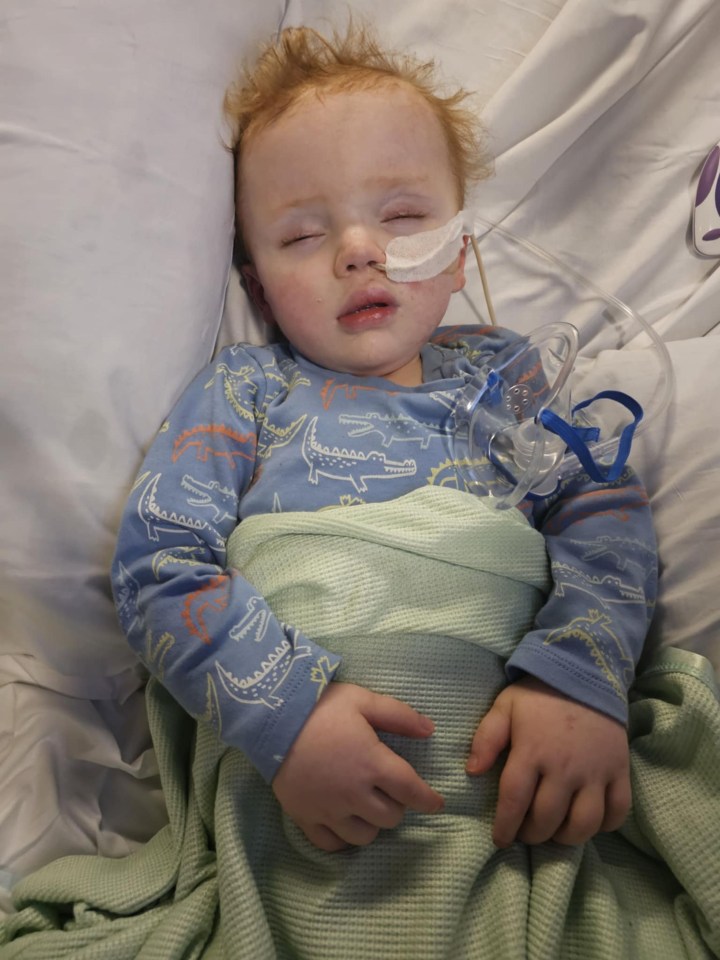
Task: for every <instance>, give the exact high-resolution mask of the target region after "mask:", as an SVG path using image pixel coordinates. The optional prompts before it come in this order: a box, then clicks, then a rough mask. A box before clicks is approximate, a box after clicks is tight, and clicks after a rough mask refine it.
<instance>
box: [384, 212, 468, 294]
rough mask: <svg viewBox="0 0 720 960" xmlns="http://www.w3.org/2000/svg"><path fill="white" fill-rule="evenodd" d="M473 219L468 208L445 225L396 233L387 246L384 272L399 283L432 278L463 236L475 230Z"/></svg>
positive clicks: (457, 249)
mask: <svg viewBox="0 0 720 960" xmlns="http://www.w3.org/2000/svg"><path fill="white" fill-rule="evenodd" d="M472 230H473V222H472V218H471V216H470V215H469V214H468V212H467V211H466V210H461V211H460V212H459V213H457V214H455V216H454V217H453V218H452V220H448V222H447V223H446V224H444V225H443V226H442V227H437V228H436V229H435V230H424V231H423V232H422V233H412V234H410V236H407V237H394V238H393V239H392V240H391V241H390V243H389V244H388V245H387V248H386V250H385V263H384V264H382V265H379V266H380V268H381V269H382V268H383V267H384V272H385V275H386V276H387V277H388V279H389V280H394V281H396V282H398V283H410V282H412V281H414V280H429V279H430V278H431V277H436V276H437V275H438V274H439V273H442V272H443V270H447V268H448V267H449V266H450V264H451V263H452V262H453V260H455V258H456V257H457V256H458V254H459V253H460V250H461V249H462V242H461V241H462V237H463V236H464V235H465V234H467V233H472Z"/></svg>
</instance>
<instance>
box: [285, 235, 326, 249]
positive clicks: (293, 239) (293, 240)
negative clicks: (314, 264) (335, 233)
mask: <svg viewBox="0 0 720 960" xmlns="http://www.w3.org/2000/svg"><path fill="white" fill-rule="evenodd" d="M320 236H322V234H319V233H301V234H299V235H298V236H297V237H288V238H287V240H282V241H281V243H280V246H281V247H291V246H292V245H293V244H294V243H302V241H303V240H314V239H316V238H317V237H320Z"/></svg>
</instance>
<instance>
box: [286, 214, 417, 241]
mask: <svg viewBox="0 0 720 960" xmlns="http://www.w3.org/2000/svg"><path fill="white" fill-rule="evenodd" d="M426 216H427V214H425V213H410V212H407V213H394V214H393V215H392V216H390V217H385V218H384V219H383V223H392V221H393V220H424V219H425V217H426ZM315 236H317V234H314V233H301V234H299V235H298V236H297V237H289V238H288V239H287V240H283V241H281V244H280V246H282V247H291V246H292V245H293V244H294V243H300V241H302V240H312V239H313V237H315Z"/></svg>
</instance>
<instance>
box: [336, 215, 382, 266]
mask: <svg viewBox="0 0 720 960" xmlns="http://www.w3.org/2000/svg"><path fill="white" fill-rule="evenodd" d="M384 262H385V249H384V247H382V246H381V245H380V243H379V242H378V238H377V237H375V236H374V235H373V232H372V230H370V229H368V228H367V227H365V226H361V225H359V224H356V225H354V226H352V227H348V228H347V229H346V230H344V231H343V233H342V235H341V237H340V242H339V244H338V251H337V255H336V257H335V273H336V275H337V276H338V277H344V276H347V274H349V273H352V272H353V271H357V270H364V269H365V268H366V267H375V266H376V265H377V264H378V263H384Z"/></svg>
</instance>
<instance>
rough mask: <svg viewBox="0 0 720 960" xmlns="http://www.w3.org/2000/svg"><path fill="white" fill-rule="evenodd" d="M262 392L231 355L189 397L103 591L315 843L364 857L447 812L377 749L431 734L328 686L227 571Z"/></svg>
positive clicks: (406, 710)
mask: <svg viewBox="0 0 720 960" xmlns="http://www.w3.org/2000/svg"><path fill="white" fill-rule="evenodd" d="M231 374H233V375H231ZM265 389H266V382H265V377H264V374H263V370H262V367H261V365H260V362H256V361H255V359H254V357H253V356H252V354H250V353H249V352H246V351H243V350H238V348H233V349H232V350H226V351H224V352H223V353H222V354H221V355H220V356H219V357H218V360H217V362H216V363H215V364H214V365H213V366H212V367H211V368H209V369H207V370H205V371H203V373H201V374H200V376H199V377H198V378H197V379H196V380H195V381H194V382H193V383H192V384H191V386H190V387H189V388H188V389H187V391H186V392H185V393H184V394H183V396H182V397H181V399H180V401H179V402H178V404H177V406H176V407H175V409H174V410H173V412H172V414H171V416H170V418H169V420H168V422H167V423H166V424H164V425H163V427H162V428H161V430H160V432H159V434H158V436H157V438H156V440H155V442H154V443H153V445H152V447H151V449H150V451H149V452H148V455H147V457H146V459H145V461H144V463H143V465H142V467H141V470H140V473H139V475H138V479H137V480H136V483H135V485H134V488H133V491H132V493H131V496H130V498H129V501H128V504H127V506H126V508H125V512H124V515H123V518H122V523H121V527H120V533H119V539H118V546H117V551H116V556H115V560H114V563H113V588H114V592H115V599H116V604H117V607H118V613H119V617H120V620H121V623H122V625H123V628H124V629H125V631H126V633H127V636H128V639H129V641H130V644H131V645H132V646H133V648H134V649H135V651H136V652H137V653H138V655H139V656H140V658H141V659H142V660H143V662H144V663H145V665H146V666H147V667H148V669H149V670H150V671H151V672H152V673H153V674H155V675H156V676H157V677H158V679H159V680H160V681H161V682H162V683H163V685H164V686H166V687H167V689H168V690H169V691H170V692H171V693H172V694H173V696H174V697H175V698H176V699H177V701H178V702H179V703H180V704H181V705H182V706H183V707H184V708H185V709H186V710H187V711H188V712H189V713H190V714H191V715H193V716H195V717H196V718H198V719H203V720H205V721H207V722H210V723H212V724H213V725H214V727H215V728H216V730H217V732H218V735H219V736H220V738H221V739H222V740H223V741H224V742H225V743H227V744H229V745H231V746H234V747H237V748H239V749H240V750H242V751H243V752H244V753H245V754H246V756H248V758H249V759H250V760H251V761H252V763H253V764H254V765H255V766H256V767H257V769H258V770H259V772H260V773H261V774H262V775H263V777H264V778H265V779H266V780H268V781H272V782H273V789H274V790H275V792H276V795H277V796H278V799H279V800H280V802H281V804H282V806H283V807H284V809H285V810H286V811H287V812H288V813H289V815H290V816H292V817H293V819H295V820H296V821H297V822H298V823H299V824H300V826H301V827H302V828H303V829H304V830H305V832H306V833H307V835H308V836H309V837H310V839H311V840H313V842H315V843H317V845H318V846H324V848H325V849H336V848H337V847H338V846H342V845H344V841H348V842H354V843H362V842H369V841H370V840H371V839H373V836H374V835H375V834H376V833H377V831H378V828H379V827H382V826H392V825H394V823H395V822H397V820H398V819H399V818H400V817H402V814H403V813H404V810H405V807H407V806H412V807H414V808H415V809H428V810H432V809H435V808H437V807H438V805H439V804H441V802H442V798H440V797H439V795H437V794H436V793H435V792H434V791H433V790H431V789H430V787H428V786H427V784H425V783H424V781H422V780H421V779H420V778H419V777H418V776H417V774H416V773H415V771H414V770H412V768H411V767H410V766H409V765H408V764H406V763H405V762H404V761H403V760H401V758H400V757H398V756H397V755H396V754H394V753H393V752H392V751H391V750H389V748H387V747H385V746H384V745H383V744H382V743H381V741H380V740H379V739H378V737H377V734H376V733H375V728H376V727H379V728H382V729H385V730H388V731H392V732H397V733H400V734H405V735H407V736H428V735H430V733H431V732H432V724H430V723H429V722H428V721H426V720H425V718H423V717H421V716H420V715H419V714H417V713H416V712H415V711H414V710H412V709H411V708H410V707H409V706H407V705H406V704H403V703H401V702H400V701H396V700H392V699H390V698H385V697H379V696H377V695H376V694H373V693H371V692H370V691H367V690H362V689H361V688H359V687H353V686H352V685H350V684H331V683H330V680H331V679H332V678H333V677H334V676H335V671H336V669H337V666H338V664H339V658H338V657H336V656H334V655H333V654H332V653H331V652H329V651H328V650H325V649H323V648H321V647H319V646H318V645H317V644H315V643H313V642H312V641H311V640H310V639H309V638H308V637H306V636H304V635H303V634H302V633H301V631H299V630H297V629H296V628H294V627H292V626H290V625H288V624H285V623H283V622H281V621H280V620H278V618H277V617H275V615H274V614H273V613H272V611H271V610H270V609H269V607H268V605H267V603H266V602H265V600H264V598H263V597H262V596H260V595H259V594H258V591H257V590H255V589H254V587H253V586H252V585H251V584H250V583H249V582H248V581H247V580H245V578H244V577H242V576H241V575H240V574H239V573H237V572H236V571H233V570H230V569H228V568H227V567H226V557H225V543H226V540H227V538H228V537H229V535H230V533H231V532H232V531H233V530H234V529H235V527H236V526H237V523H238V515H239V504H240V501H241V499H242V497H243V495H244V493H245V492H246V491H247V489H248V488H249V486H250V484H251V483H252V482H253V478H254V473H255V459H256V458H255V448H256V444H257V426H256V424H257V422H258V414H261V412H262V409H263V403H264V400H265ZM301 733H302V735H300V734H301ZM357 751H363V752H364V754H365V755H366V757H365V762H364V763H360V762H359V761H360V760H361V759H363V758H362V757H359V756H358V755H357ZM333 756H334V757H336V762H333V763H329V762H328V758H329V757H333ZM348 758H349V760H350V761H351V762H350V763H349V761H348ZM280 773H281V774H282V775H280ZM319 801H322V802H319Z"/></svg>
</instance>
